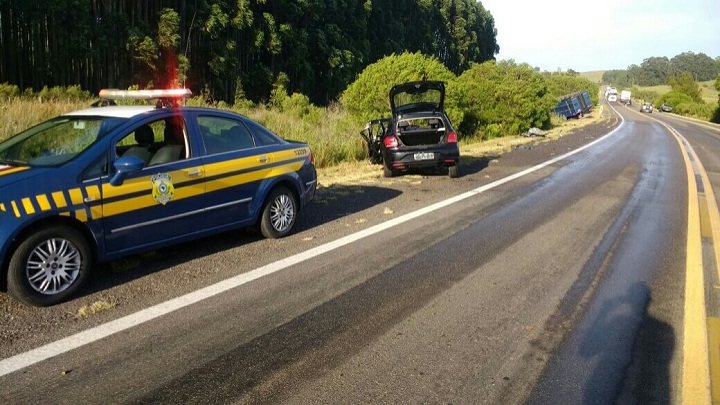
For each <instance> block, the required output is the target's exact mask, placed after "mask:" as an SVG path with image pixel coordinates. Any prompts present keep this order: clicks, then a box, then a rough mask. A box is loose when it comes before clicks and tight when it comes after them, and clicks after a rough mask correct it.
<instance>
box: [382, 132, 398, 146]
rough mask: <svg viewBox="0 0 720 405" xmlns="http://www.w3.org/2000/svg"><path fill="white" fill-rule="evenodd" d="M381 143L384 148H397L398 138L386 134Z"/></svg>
mask: <svg viewBox="0 0 720 405" xmlns="http://www.w3.org/2000/svg"><path fill="white" fill-rule="evenodd" d="M383 143H384V144H385V147H386V148H397V147H398V140H397V138H395V137H394V136H392V135H391V136H386V137H385V139H383Z"/></svg>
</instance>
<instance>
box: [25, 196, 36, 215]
mask: <svg viewBox="0 0 720 405" xmlns="http://www.w3.org/2000/svg"><path fill="white" fill-rule="evenodd" d="M22 204H23V208H24V209H25V213H27V214H28V215H31V214H34V213H35V207H33V205H32V201H31V200H30V199H29V198H23V199H22Z"/></svg>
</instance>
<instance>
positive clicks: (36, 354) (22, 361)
mask: <svg viewBox="0 0 720 405" xmlns="http://www.w3.org/2000/svg"><path fill="white" fill-rule="evenodd" d="M618 116H619V117H620V120H621V121H620V125H619V126H618V127H617V128H615V129H614V130H612V131H611V132H609V133H607V134H606V135H604V136H602V137H601V138H598V139H596V140H594V141H593V142H590V143H588V144H587V145H584V146H582V147H580V148H578V149H575V150H573V151H570V152H568V153H566V154H564V155H561V156H558V157H555V158H553V159H550V160H548V161H546V162H544V163H540V164H539V165H537V166H533V167H531V168H528V169H525V170H523V171H521V172H518V173H515V174H512V175H510V176H507V177H505V178H502V179H500V180H497V181H494V182H492V183H490V184H486V185H484V186H482V187H478V188H476V189H473V190H470V191H467V192H465V193H462V194H459V195H457V196H455V197H452V198H449V199H447V200H444V201H440V202H437V203H435V204H433V205H429V206H427V207H425V208H422V209H419V210H417V211H413V212H410V213H407V214H405V215H402V216H399V217H397V218H394V219H391V220H389V221H386V222H383V223H381V224H378V225H375V226H372V227H370V228H367V229H365V230H362V231H359V232H356V233H353V234H351V235H348V236H345V237H343V238H340V239H337V240H335V241H332V242H328V243H326V244H324V245H320V246H317V247H315V248H313V249H310V250H307V251H305V252H302V253H298V254H296V255H294V256H290V257H288V258H285V259H282V260H279V261H277V262H274V263H270V264H267V265H265V266H262V267H258V268H257V269H254V270H252V271H249V272H247V273H243V274H239V275H237V276H234V277H231V278H229V279H226V280H223V281H220V282H218V283H216V284H213V285H210V286H207V287H205V288H202V289H200V290H197V291H193V292H191V293H188V294H185V295H183V296H180V297H177V298H173V299H171V300H168V301H165V302H163V303H160V304H157V305H154V306H152V307H149V308H146V309H143V310H141V311H138V312H135V313H133V314H130V315H127V316H124V317H122V318H118V319H116V320H114V321H110V322H108V323H104V324H102V325H98V326H96V327H93V328H90V329H88V330H85V331H82V332H79V333H76V334H74V335H72V336H68V337H66V338H63V339H60V340H57V341H55V342H52V343H48V344H46V345H44V346H41V347H38V348H36V349H32V350H30V351H27V352H24V353H20V354H17V355H15V356H12V357H8V358H6V359H3V360H2V361H0V377H2V376H4V375H7V374H10V373H12V372H15V371H18V370H20V369H23V368H25V367H28V366H31V365H33V364H36V363H39V362H41V361H43V360H47V359H50V358H52V357H55V356H58V355H60V354H63V353H66V352H68V351H70V350H73V349H77V348H79V347H82V346H85V345H87V344H90V343H93V342H96V341H98V340H100V339H102V338H105V337H108V336H111V335H113V334H115V333H118V332H122V331H124V330H126V329H130V328H132V327H133V326H137V325H140V324H142V323H145V322H148V321H150V320H153V319H155V318H158V317H160V316H163V315H166V314H169V313H171V312H174V311H177V310H178V309H181V308H184V307H186V306H189V305H192V304H195V303H197V302H200V301H202V300H205V299H207V298H210V297H214V296H216V295H218V294H221V293H223V292H225V291H228V290H231V289H233V288H236V287H239V286H241V285H244V284H247V283H250V282H252V281H254V280H257V279H259V278H262V277H265V276H267V275H270V274H273V273H276V272H278V271H280V270H283V269H285V268H288V267H290V266H293V265H296V264H298V263H301V262H304V261H305V260H309V259H312V258H314V257H317V256H320V255H322V254H324V253H327V252H330V251H332V250H335V249H338V248H340V247H342V246H345V245H348V244H350V243H353V242H357V241H358V240H360V239H363V238H366V237H368V236H371V235H374V234H376V233H379V232H382V231H385V230H387V229H390V228H392V227H394V226H398V225H400V224H402V223H405V222H408V221H410V220H413V219H415V218H418V217H420V216H422V215H426V214H428V213H431V212H433V211H436V210H439V209H441V208H444V207H447V206H448V205H451V204H454V203H456V202H459V201H462V200H465V199H467V198H470V197H473V196H475V195H478V194H480V193H483V192H485V191H487V190H490V189H493V188H495V187H498V186H500V185H503V184H505V183H508V182H510V181H512V180H515V179H518V178H520V177H523V176H526V175H528V174H530V173H533V172H535V171H538V170H540V169H542V168H544V167H547V166H549V165H551V164H553V163H556V162H558V161H560V160H563V159H566V158H568V157H570V156H572V155H574V154H576V153H579V152H581V151H583V150H585V149H587V148H589V147H591V146H593V145H595V144H597V143H598V142H601V141H603V140H605V139H607V138H608V137H610V136H611V135H613V134H615V133H616V132H617V131H618V130H619V129H620V128H622V127H623V125H624V124H625V120H624V119H623V118H622V116H620V114H618Z"/></svg>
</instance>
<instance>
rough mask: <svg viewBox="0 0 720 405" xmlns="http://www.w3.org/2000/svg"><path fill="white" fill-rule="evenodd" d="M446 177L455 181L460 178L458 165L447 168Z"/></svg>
mask: <svg viewBox="0 0 720 405" xmlns="http://www.w3.org/2000/svg"><path fill="white" fill-rule="evenodd" d="M448 175H449V176H450V178H452V179H455V178H457V177H458V176H460V165H455V166H450V167H448Z"/></svg>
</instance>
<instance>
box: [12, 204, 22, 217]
mask: <svg viewBox="0 0 720 405" xmlns="http://www.w3.org/2000/svg"><path fill="white" fill-rule="evenodd" d="M10 204H11V205H12V207H13V212H14V213H15V216H16V217H18V218H20V210H19V209H18V206H17V204H15V201H10Z"/></svg>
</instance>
